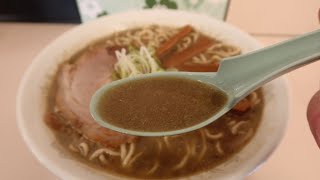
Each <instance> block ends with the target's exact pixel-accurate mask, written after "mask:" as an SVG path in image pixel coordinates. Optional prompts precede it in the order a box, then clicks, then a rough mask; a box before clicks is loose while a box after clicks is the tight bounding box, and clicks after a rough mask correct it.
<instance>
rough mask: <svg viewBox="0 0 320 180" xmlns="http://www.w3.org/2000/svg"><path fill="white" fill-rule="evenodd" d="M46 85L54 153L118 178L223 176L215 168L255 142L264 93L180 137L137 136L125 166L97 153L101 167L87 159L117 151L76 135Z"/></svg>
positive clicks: (117, 158)
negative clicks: (54, 124) (57, 125)
mask: <svg viewBox="0 0 320 180" xmlns="http://www.w3.org/2000/svg"><path fill="white" fill-rule="evenodd" d="M150 29H151V28H150ZM170 29H175V28H170ZM136 31H140V32H141V28H138V29H131V30H126V31H123V32H120V33H119V34H118V35H117V34H113V35H111V36H109V37H106V38H103V39H100V40H99V41H97V42H94V43H93V44H91V45H90V46H88V47H87V48H84V49H83V50H81V51H79V52H78V53H77V54H76V55H74V56H73V57H72V58H70V59H69V60H68V61H67V63H74V62H76V61H77V59H78V57H79V56H80V55H82V54H83V53H85V52H86V51H87V50H89V49H94V48H99V47H101V46H104V47H106V46H109V44H108V43H107V42H108V41H109V40H112V41H114V39H115V38H116V37H117V36H118V37H124V36H125V35H126V34H128V32H129V33H133V32H136ZM210 57H211V56H210ZM208 58H209V56H208ZM62 65H63V64H62ZM58 74H59V72H58ZM51 83H52V84H51V85H50V87H49V89H48V90H49V91H48V104H47V105H48V106H47V107H48V112H54V114H56V115H57V116H59V118H60V119H61V122H63V123H65V125H64V126H63V128H62V129H60V130H54V129H53V132H54V133H55V136H56V138H57V141H58V144H57V145H61V147H60V146H57V147H59V149H58V150H59V151H60V150H65V151H64V153H68V154H70V155H71V156H72V160H74V159H76V160H77V161H79V162H81V163H83V164H84V165H88V166H89V167H92V168H95V169H98V170H101V171H102V172H105V173H107V174H112V175H114V176H118V177H122V178H123V179H131V178H133V179H137V178H138V179H172V178H173V179H175V178H188V176H192V175H196V174H199V173H202V172H206V171H223V166H222V167H220V166H219V165H222V164H223V163H228V160H230V159H231V158H234V159H237V158H236V157H234V156H237V153H239V152H240V151H241V149H242V148H243V147H245V146H246V144H247V143H248V142H249V141H250V140H251V139H252V137H254V135H255V133H256V131H257V130H258V129H259V124H260V121H261V117H262V113H263V107H264V99H263V93H262V90H261V89H259V90H257V91H255V93H256V94H255V96H256V97H257V98H258V99H259V102H258V103H257V104H256V105H254V106H252V108H251V109H249V110H248V111H246V112H243V113H239V112H236V111H229V112H228V113H226V114H225V115H223V116H222V117H221V118H219V119H218V120H216V121H215V122H213V123H211V124H209V125H208V126H206V127H204V128H201V129H199V130H196V131H193V132H190V133H186V134H182V135H179V136H169V137H138V138H137V139H136V141H134V142H131V143H126V144H123V145H125V147H126V150H127V151H129V149H130V148H129V147H130V146H131V145H132V144H134V146H135V148H134V151H133V154H132V159H134V158H135V157H136V159H135V160H134V161H132V163H131V165H130V166H126V167H124V166H123V164H122V159H121V157H120V156H111V155H108V154H107V153H102V155H103V157H104V158H105V159H106V161H107V162H106V163H105V162H102V161H101V160H100V156H99V157H97V158H94V159H91V157H92V155H93V154H94V153H95V152H96V151H99V150H101V149H105V148H109V149H111V150H113V151H116V152H121V149H120V147H106V146H103V145H101V144H99V143H98V142H95V141H92V140H89V139H88V138H87V137H86V136H84V135H83V134H82V132H81V131H77V130H76V129H75V128H73V127H72V126H71V125H70V119H68V118H66V117H65V114H61V113H60V112H59V111H57V112H56V109H55V100H54V99H55V97H56V89H57V87H58V86H57V78H56V77H54V78H53V79H52V82H51ZM249 98H250V97H249ZM240 123H241V124H242V125H241V126H239V127H238V131H237V132H235V133H233V132H232V129H233V128H234V127H235V126H236V125H237V124H238V125H239V124H240ZM80 125H81V124H80ZM49 127H50V126H49ZM204 132H210V134H219V133H222V134H223V136H222V137H220V138H217V139H211V138H209V137H208V136H207V135H206V134H205V133H204ZM81 144H86V145H87V146H88V154H85V155H84V154H82V152H81V151H80V145H81ZM218 145H220V148H221V149H222V150H223V153H221V152H219V151H218V150H217V146H218ZM71 147H73V148H71ZM60 148H61V149H60ZM188 151H189V154H188V158H187V160H186V161H184V166H182V167H180V168H176V167H177V166H178V165H179V164H181V162H182V161H183V160H184V158H185V157H186V156H187V152H188ZM190 152H192V153H190ZM65 157H68V156H65ZM68 158H69V157H68ZM157 163H158V168H156V169H155V170H154V171H153V172H152V173H151V172H150V171H151V170H152V168H154V166H155V165H156V164H157Z"/></svg>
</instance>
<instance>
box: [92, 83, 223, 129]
mask: <svg viewBox="0 0 320 180" xmlns="http://www.w3.org/2000/svg"><path fill="white" fill-rule="evenodd" d="M226 102H227V95H226V94H225V93H224V92H222V91H221V90H219V89H217V88H215V87H214V86H211V85H208V84H205V83H202V82H199V81H196V80H191V79H186V78H178V77H154V78H144V79H139V80H132V81H129V82H127V83H124V84H120V85H117V86H115V87H112V88H111V89H110V90H108V91H106V92H105V93H104V94H103V95H102V96H101V98H100V100H99V102H98V105H97V112H98V113H99V115H100V117H102V119H103V120H104V121H106V122H108V123H110V124H112V125H114V126H118V127H121V128H124V129H129V130H137V131H145V132H162V131H172V130H178V129H183V128H187V127H190V126H193V125H196V124H199V123H201V122H202V121H205V120H207V119H208V118H210V117H211V116H213V115H214V114H215V113H217V112H219V110H221V108H222V107H223V106H224V105H225V103H226Z"/></svg>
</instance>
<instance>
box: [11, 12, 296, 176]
mask: <svg viewBox="0 0 320 180" xmlns="http://www.w3.org/2000/svg"><path fill="white" fill-rule="evenodd" d="M149 13H151V14H162V13H169V14H173V15H175V16H182V15H184V14H188V15H190V16H197V17H199V18H203V17H205V18H210V19H211V20H213V21H216V22H217V23H218V24H222V25H223V26H225V27H227V28H229V29H231V30H232V31H235V32H237V33H239V34H241V35H242V36H243V37H244V38H246V39H253V37H252V36H250V35H249V34H248V33H246V32H243V31H241V30H240V29H239V28H237V27H235V26H233V25H231V24H228V23H225V22H222V21H219V20H216V19H214V18H212V17H209V16H207V15H203V14H198V13H192V12H186V11H181V10H131V11H127V12H121V13H115V14H113V15H109V16H106V17H102V18H98V19H96V20H93V21H90V22H87V23H84V24H81V25H78V26H75V27H73V28H71V29H70V30H68V31H66V32H64V33H62V34H61V35H59V36H58V37H57V38H56V39H55V40H53V41H52V42H50V43H49V44H48V45H47V46H46V47H45V48H44V49H42V50H41V52H40V53H39V54H38V55H37V56H36V57H35V58H34V59H33V61H32V63H31V64H30V65H29V66H28V68H27V70H26V71H25V73H24V74H23V76H22V79H21V81H20V84H19V88H18V92H17V96H16V116H17V125H18V129H19V131H20V134H21V136H22V138H23V140H24V142H25V143H26V145H27V147H28V149H29V150H30V151H31V152H32V154H33V155H34V156H35V157H36V159H37V160H38V161H39V162H40V163H41V164H42V165H43V166H44V167H46V168H47V169H48V170H49V171H51V172H52V173H53V174H55V175H56V176H58V177H60V178H62V179H78V177H76V176H74V175H73V174H72V173H69V172H66V171H65V170H63V169H61V168H60V167H59V165H57V164H54V163H52V162H51V160H50V159H49V158H47V157H46V156H45V152H43V151H42V150H41V149H39V148H38V147H37V146H36V145H35V143H34V141H33V140H32V137H30V135H29V132H28V131H29V130H27V129H26V128H25V127H24V124H25V120H24V117H23V114H22V111H21V109H22V108H23V106H22V103H23V102H22V96H23V94H24V91H25V88H26V85H27V84H28V81H29V76H30V75H31V74H32V67H33V66H35V64H37V63H38V62H40V61H42V59H41V58H40V57H41V56H43V55H45V54H46V53H47V51H48V49H50V47H51V46H52V45H53V44H57V43H59V42H60V41H61V40H62V39H64V38H65V37H68V36H69V35H70V34H73V33H74V32H76V31H77V29H81V28H83V27H87V26H91V25H93V24H96V23H98V22H103V21H108V20H109V19H112V18H114V17H122V16H123V17H126V16H127V17H128V16H131V15H137V14H139V15H141V14H144V15H148V14H149ZM255 43H256V46H257V47H260V48H261V47H262V46H261V44H260V43H258V42H257V41H255ZM278 80H281V81H282V83H283V86H284V87H285V90H284V91H285V92H286V97H285V99H286V102H287V108H286V109H285V111H286V119H285V120H284V121H285V125H284V127H283V130H282V132H281V135H280V136H279V137H280V138H279V139H278V140H277V142H276V143H274V144H273V147H271V149H272V150H271V151H270V152H269V153H268V154H266V155H265V156H264V159H262V160H261V161H260V163H258V164H257V165H256V166H255V167H253V168H251V169H250V170H247V171H244V172H242V173H240V174H237V175H238V176H237V177H236V178H239V179H240V178H244V177H246V176H247V175H250V174H252V173H253V172H254V171H256V170H257V169H258V168H259V167H260V166H261V165H262V164H263V163H264V162H265V161H266V160H267V159H268V158H269V157H270V155H271V154H272V153H273V152H274V151H275V150H276V147H278V146H279V144H280V143H281V141H282V140H283V137H284V134H285V132H286V129H287V126H288V120H289V119H290V114H291V113H290V110H291V98H290V97H292V96H291V94H292V92H291V90H290V89H289V83H288V80H287V78H286V77H285V76H282V77H280V78H278Z"/></svg>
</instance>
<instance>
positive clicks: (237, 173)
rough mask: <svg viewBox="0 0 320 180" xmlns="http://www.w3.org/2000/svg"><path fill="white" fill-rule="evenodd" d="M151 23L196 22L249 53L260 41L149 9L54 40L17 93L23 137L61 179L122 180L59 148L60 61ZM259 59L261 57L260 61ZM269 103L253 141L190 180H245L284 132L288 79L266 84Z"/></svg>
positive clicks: (197, 18) (217, 24) (208, 21)
mask: <svg viewBox="0 0 320 180" xmlns="http://www.w3.org/2000/svg"><path fill="white" fill-rule="evenodd" d="M150 24H158V25H167V26H183V25H185V24H191V25H192V26H194V27H195V28H197V29H198V30H200V31H202V32H203V33H205V34H208V35H211V36H214V37H216V38H218V39H220V40H222V41H224V42H227V43H230V44H233V45H236V46H239V47H240V48H241V49H242V52H248V51H251V50H255V49H258V48H260V47H261V45H260V44H259V43H258V42H257V41H256V40H255V39H254V38H252V37H251V36H249V35H248V34H247V33H244V32H242V31H241V30H239V29H237V28H236V27H234V26H232V25H229V24H226V23H223V22H221V21H218V20H215V19H213V18H211V17H208V16H205V15H199V14H193V13H188V12H182V11H169V10H146V11H132V12H126V13H121V14H116V15H111V16H106V17H102V18H99V19H97V20H94V21H92V22H89V23H85V24H83V25H80V26H77V27H75V28H73V29H72V30H70V31H68V32H66V33H64V34H63V35H61V36H60V37H59V38H57V39H56V40H55V41H53V42H52V43H51V44H49V45H48V46H47V47H46V48H45V49H44V50H43V51H42V52H41V53H40V54H39V55H38V56H37V57H36V58H35V59H34V61H33V62H32V64H31V65H30V66H29V68H28V70H27V72H26V73H25V75H24V77H23V80H22V82H21V84H20V88H19V91H18V95H17V118H18V125H19V129H20V132H21V134H22V136H23V139H24V141H25V142H26V144H27V145H28V147H29V148H30V150H31V151H32V153H33V154H34V155H35V156H36V157H37V159H38V160H39V161H40V162H41V163H42V164H43V165H44V166H45V167H47V168H48V169H49V170H50V171H52V172H53V173H54V174H55V175H57V176H58V177H60V178H62V179H68V180H72V179H77V180H78V179H120V177H118V176H116V175H112V174H108V173H107V172H103V171H100V170H96V169H94V168H92V167H89V166H87V165H86V164H84V163H82V162H79V161H77V160H76V159H74V158H73V157H72V156H70V155H69V154H68V153H65V151H64V150H62V149H61V148H59V145H57V142H56V139H55V137H54V134H53V132H52V131H51V130H50V129H49V128H48V127H47V126H46V125H45V123H44V121H43V116H44V113H45V104H46V98H45V97H46V88H47V87H48V84H49V83H50V80H51V79H50V77H52V76H53V75H54V74H55V73H56V70H57V66H58V64H60V63H61V62H63V61H65V60H67V59H68V58H69V57H70V56H72V55H73V54H74V53H75V52H77V51H79V50H80V49H82V48H84V47H85V46H86V45H88V44H89V43H91V42H93V41H94V40H97V39H100V38H103V37H105V36H107V35H110V34H111V33H113V32H116V31H120V30H126V29H128V28H133V27H139V26H144V25H150ZM258 60H259V59H257V61H258ZM263 92H264V98H265V107H264V113H263V117H262V122H261V125H260V127H259V129H258V131H257V133H256V135H255V136H254V137H253V139H252V140H251V141H250V142H249V143H248V144H247V145H246V146H245V147H244V148H243V149H242V150H241V151H240V152H239V153H238V154H236V155H235V156H233V157H232V158H231V159H230V160H228V161H227V162H225V163H223V164H222V165H220V166H218V167H216V168H214V169H212V170H210V171H208V172H202V173H200V174H196V175H193V176H190V177H189V179H216V180H218V179H242V178H243V177H245V176H247V175H248V174H250V173H252V172H253V171H254V170H255V169H256V168H257V167H259V165H260V164H261V163H263V162H264V161H266V159H267V158H268V157H269V156H270V155H271V154H272V152H273V151H274V150H275V148H276V147H277V145H278V144H279V142H280V140H281V138H282V137H283V135H284V132H285V129H286V124H287V120H288V109H289V107H288V106H289V96H288V88H287V84H286V81H285V80H284V78H283V77H281V78H278V79H276V80H274V81H272V82H270V83H268V84H266V85H265V86H264V87H263Z"/></svg>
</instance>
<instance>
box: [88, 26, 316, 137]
mask: <svg viewBox="0 0 320 180" xmlns="http://www.w3.org/2000/svg"><path fill="white" fill-rule="evenodd" d="M319 57H320V31H319V30H318V31H314V32H311V33H308V34H305V35H302V36H299V37H297V38H293V39H291V40H288V41H286V42H283V43H280V44H277V45H273V46H270V47H266V48H263V49H260V50H257V51H254V52H251V53H247V54H244V55H239V56H236V57H231V58H227V59H225V60H224V61H222V62H221V65H220V67H219V70H218V72H216V73H213V72H212V73H194V72H161V73H153V74H146V75H143V76H138V77H134V78H126V79H122V80H118V81H114V82H112V83H109V84H106V85H104V86H103V87H101V88H100V89H99V90H98V91H97V92H96V93H95V94H94V95H93V97H92V99H91V103H90V112H91V114H92V116H93V118H94V119H95V120H96V122H98V123H99V124H100V125H101V126H104V127H106V128H109V129H112V130H115V131H118V132H121V133H126V134H131V135H138V136H167V135H175V134H181V133H186V132H189V131H193V130H196V129H199V128H201V127H204V126H206V125H208V124H210V123H212V122H213V121H215V120H216V119H218V118H219V117H221V116H222V115H223V114H225V113H226V112H228V111H229V110H230V109H231V108H232V107H233V106H234V105H235V104H236V103H237V102H239V101H240V100H241V99H243V98H244V97H246V96H247V95H248V94H249V93H251V92H252V91H254V90H255V89H257V88H259V87H260V86H262V85H263V84H265V83H267V82H269V81H271V80H273V79H275V78H277V77H279V76H281V75H283V74H285V73H287V72H289V71H292V70H294V69H297V68H299V67H301V66H304V65H306V64H308V63H311V62H314V61H316V60H317V59H318V58H319ZM154 77H183V78H190V79H193V80H198V81H201V82H203V83H208V84H210V85H213V86H215V87H217V88H219V89H221V90H222V91H224V92H225V93H226V94H227V96H228V101H227V103H226V105H225V106H224V107H223V108H222V109H221V110H220V111H219V112H218V113H216V114H214V115H213V116H212V117H211V118H209V119H207V120H205V121H203V122H201V123H199V124H196V125H194V126H191V127H187V128H184V129H179V130H173V131H165V132H145V131H135V130H130V129H124V128H121V127H117V126H114V125H113V124H110V123H108V121H107V120H106V121H104V120H103V119H102V118H101V117H100V116H99V113H97V105H98V101H99V99H100V98H101V96H102V95H103V94H104V93H105V92H106V91H108V90H109V89H110V88H112V87H114V86H117V85H119V84H123V83H127V82H129V81H131V80H136V79H144V78H154Z"/></svg>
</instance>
